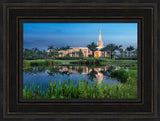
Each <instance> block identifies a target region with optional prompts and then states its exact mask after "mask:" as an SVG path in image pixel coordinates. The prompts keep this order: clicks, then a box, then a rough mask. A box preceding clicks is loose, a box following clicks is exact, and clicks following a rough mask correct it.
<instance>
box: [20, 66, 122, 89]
mask: <svg viewBox="0 0 160 121" xmlns="http://www.w3.org/2000/svg"><path fill="white" fill-rule="evenodd" d="M110 69H112V67H110V66H109V67H104V68H88V67H87V66H81V67H80V66H53V67H29V68H26V69H24V70H23V87H24V86H25V85H27V82H29V83H32V84H33V83H34V85H39V84H41V85H42V87H44V86H46V85H48V84H49V81H50V80H51V81H52V82H58V81H59V80H61V82H63V81H68V80H73V82H74V84H78V80H80V79H81V80H86V81H88V84H92V83H93V81H94V80H96V81H97V82H98V83H102V84H106V83H108V84H110V85H112V84H121V82H119V81H117V79H116V78H111V77H110V76H109V75H110V72H109V70H110Z"/></svg>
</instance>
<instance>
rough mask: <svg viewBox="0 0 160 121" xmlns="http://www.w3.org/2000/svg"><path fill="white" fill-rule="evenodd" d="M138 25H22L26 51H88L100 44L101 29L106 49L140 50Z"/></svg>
mask: <svg viewBox="0 0 160 121" xmlns="http://www.w3.org/2000/svg"><path fill="white" fill-rule="evenodd" d="M137 26H138V24H137V23H23V48H27V49H31V48H35V47H36V48H38V49H40V50H44V49H45V50H47V48H48V46H50V45H53V46H54V47H58V48H59V47H62V46H70V47H86V46H87V45H88V44H90V43H91V42H95V43H96V44H97V41H98V38H99V30H100V29H101V35H102V41H103V44H104V46H106V45H107V44H111V43H114V44H116V45H122V46H123V48H124V49H125V48H126V47H128V46H130V45H132V46H134V47H135V48H137V31H138V30H137V29H138V28H137Z"/></svg>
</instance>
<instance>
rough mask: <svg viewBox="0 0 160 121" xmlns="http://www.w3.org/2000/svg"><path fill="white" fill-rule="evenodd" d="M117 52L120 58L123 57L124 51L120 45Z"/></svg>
mask: <svg viewBox="0 0 160 121" xmlns="http://www.w3.org/2000/svg"><path fill="white" fill-rule="evenodd" d="M117 50H118V51H119V52H120V57H123V56H124V51H123V48H122V45H119V46H118V48H117Z"/></svg>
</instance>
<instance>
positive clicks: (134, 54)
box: [133, 49, 137, 57]
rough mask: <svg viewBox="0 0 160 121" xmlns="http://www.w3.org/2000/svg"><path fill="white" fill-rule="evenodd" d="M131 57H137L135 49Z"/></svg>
mask: <svg viewBox="0 0 160 121" xmlns="http://www.w3.org/2000/svg"><path fill="white" fill-rule="evenodd" d="M133 56H134V57H137V49H135V50H134V51H133Z"/></svg>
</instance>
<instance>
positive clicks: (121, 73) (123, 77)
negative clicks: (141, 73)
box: [111, 69, 129, 83]
mask: <svg viewBox="0 0 160 121" xmlns="http://www.w3.org/2000/svg"><path fill="white" fill-rule="evenodd" d="M111 77H116V78H117V79H118V80H120V81H121V82H122V83H125V82H127V79H128V78H129V72H128V71H126V70H125V69H119V70H114V71H111Z"/></svg>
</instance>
